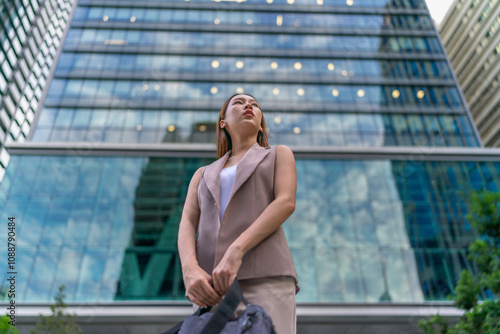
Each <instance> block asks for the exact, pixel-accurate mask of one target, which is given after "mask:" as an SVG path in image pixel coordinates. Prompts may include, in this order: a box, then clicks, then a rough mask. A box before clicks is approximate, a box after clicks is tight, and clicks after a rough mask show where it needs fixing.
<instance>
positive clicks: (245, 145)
mask: <svg viewBox="0 0 500 334" xmlns="http://www.w3.org/2000/svg"><path fill="white" fill-rule="evenodd" d="M256 142H257V141H256V140H255V138H249V139H248V140H232V143H231V146H232V147H231V155H230V156H231V157H234V156H240V155H244V154H245V153H246V151H248V150H249V149H250V147H252V145H253V144H255V143H256Z"/></svg>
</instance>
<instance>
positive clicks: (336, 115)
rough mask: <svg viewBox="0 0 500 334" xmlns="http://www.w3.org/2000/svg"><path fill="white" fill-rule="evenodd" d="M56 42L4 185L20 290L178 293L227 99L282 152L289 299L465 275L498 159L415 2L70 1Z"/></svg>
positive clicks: (90, 297)
mask: <svg viewBox="0 0 500 334" xmlns="http://www.w3.org/2000/svg"><path fill="white" fill-rule="evenodd" d="M59 52H60V55H59V57H58V63H57V66H56V68H55V71H54V73H53V77H52V78H51V80H50V82H49V83H47V85H46V90H45V92H46V94H45V95H44V100H43V106H42V107H40V108H39V112H38V113H37V115H36V117H35V121H34V128H32V130H31V132H30V135H29V137H28V138H27V141H26V142H25V143H23V144H22V145H17V146H16V147H15V152H16V153H15V154H13V155H12V157H11V162H10V165H9V168H8V169H7V171H6V174H5V178H4V181H3V182H2V184H1V185H0V212H1V213H2V215H1V219H7V218H6V217H9V216H15V217H16V220H17V221H18V222H19V223H18V224H19V241H18V243H19V250H18V254H19V261H18V263H19V265H20V266H22V268H19V272H20V273H22V274H20V275H19V281H18V282H19V283H18V284H19V291H23V295H22V296H21V297H20V300H21V301H28V302H29V301H38V302H45V301H49V300H51V299H52V296H53V295H54V293H55V292H56V291H57V288H58V287H59V285H61V284H65V285H66V287H67V290H66V294H67V299H68V300H69V301H117V300H184V286H183V282H182V274H181V268H180V263H179V258H178V254H177V244H176V243H177V230H178V224H179V221H180V215H181V210H182V206H183V202H184V199H185V196H186V192H187V186H188V184H189V181H190V179H191V177H192V175H193V173H194V172H195V171H196V170H197V169H198V168H199V167H200V166H203V165H206V164H208V163H210V162H212V161H213V160H214V159H215V129H216V121H217V116H218V112H219V110H220V107H221V106H222V104H223V102H224V101H225V99H226V98H227V97H229V96H230V95H232V94H233V93H236V92H238V93H250V94H252V95H254V96H255V97H256V98H257V99H258V100H259V103H260V104H261V106H262V108H263V111H264V115H265V117H266V123H267V124H268V126H269V129H270V135H271V144H272V145H280V144H285V145H288V146H290V147H291V148H292V150H294V151H295V153H296V162H297V172H298V191H297V204H296V210H295V213H294V214H293V215H292V216H291V217H290V218H289V219H288V221H287V222H286V223H285V224H284V228H285V232H286V235H287V238H288V241H289V245H290V248H291V251H292V255H293V257H294V261H295V263H296V267H297V270H298V274H299V280H300V284H301V287H302V289H301V292H300V293H299V294H298V295H297V300H298V301H299V302H313V303H322V302H362V303H378V302H387V301H391V302H401V303H406V302H408V303H422V302H424V301H430V300H446V296H447V295H448V294H449V293H451V291H452V289H453V286H454V284H455V283H456V281H457V279H458V275H459V273H460V271H461V270H462V269H463V268H471V264H470V263H469V261H468V260H467V254H466V253H467V247H468V244H469V243H470V242H471V241H472V240H474V239H475V238H477V235H476V234H475V232H474V231H473V230H472V229H471V227H470V225H469V224H468V223H467V221H465V218H464V216H465V214H466V212H467V209H468V194H469V193H470V191H472V190H479V189H489V190H492V191H498V190H500V155H497V156H489V158H488V161H485V160H481V158H477V157H479V156H481V155H477V156H474V154H472V153H470V152H482V150H483V149H482V148H481V142H480V140H479V139H478V137H477V133H476V129H475V127H474V125H473V124H472V123H471V118H470V114H469V110H468V108H467V105H466V104H465V103H464V100H463V96H462V94H461V92H460V89H459V87H458V84H457V82H456V80H455V79H454V76H453V72H452V69H451V67H450V65H449V63H448V61H447V58H446V55H445V53H444V51H443V48H442V45H441V44H440V41H439V38H438V35H437V32H436V30H435V28H434V26H433V25H432V23H431V21H430V17H429V13H428V11H427V9H426V8H425V4H424V1H423V0H399V1H398V0H343V1H340V0H330V1H328V0H324V1H323V0H317V1H310V0H307V1H306V0H296V1H294V0H286V1H285V0H279V1H276V0H247V1H244V0H242V1H221V2H216V1H206V0H203V1H202V0H199V1H195V0H191V1H172V0H171V1H167V0H165V1H135V2H133V3H132V2H127V3H122V2H120V1H115V0H113V1H112V0H109V1H106V4H105V5H104V4H103V3H102V2H99V3H98V4H96V3H94V2H93V1H90V0H80V1H79V2H78V5H77V6H76V9H75V11H74V15H73V19H72V21H71V25H70V27H69V29H68V31H67V35H66V39H65V41H64V44H63V45H62V46H61V48H60V49H59ZM206 143H213V146H210V147H209V146H207V145H206ZM61 144H63V145H66V149H65V150H60V151H59V153H54V151H53V150H52V149H53V148H55V147H59V146H60V145H61ZM200 144H203V145H200ZM30 145H31V146H30ZM32 145H38V146H37V147H41V148H40V149H38V151H37V152H33V150H32V148H33V146H32ZM39 145H42V146H39ZM58 145H59V146H58ZM97 146H99V147H100V148H105V150H106V151H105V153H102V152H101V153H99V152H100V151H99V150H94V149H93V147H97ZM23 147H24V148H23ZM152 147H160V148H161V150H162V151H161V152H158V151H156V153H152V151H151V148H152ZM200 147H201V148H200ZM308 148H310V151H311V152H313V153H314V152H316V153H314V154H309V153H310V152H309V153H307V152H308ZM415 148H422V150H423V151H422V152H424V151H425V152H424V153H422V154H417V155H412V152H415V150H414V149H415ZM460 149H463V150H465V151H467V152H469V153H468V154H469V155H468V156H467V157H461V156H460V153H459V152H461V150H460ZM405 150H406V151H405ZM339 152H341V153H339ZM360 152H361V153H360ZM362 152H364V153H362ZM367 152H368V153H370V154H371V153H373V155H375V156H378V157H373V156H370V154H368V153H367ZM405 152H406V153H405ZM453 152H454V153H453ZM457 152H458V153H457ZM451 153H453V154H454V155H453V156H452V157H451V158H450V157H446V154H451ZM103 154H104V155H107V156H102V155H103ZM347 155H348V157H347ZM0 233H2V232H0ZM4 244H5V238H1V239H0V245H4ZM0 261H5V259H3V260H1V259H0ZM4 267H6V265H2V262H0V270H3V269H2V268H4ZM472 269H473V268H472ZM3 275H4V273H3V272H2V271H0V279H2V277H3ZM4 281H5V280H4ZM0 289H2V287H1V285H0ZM0 291H1V290H0ZM4 298H5V297H4Z"/></svg>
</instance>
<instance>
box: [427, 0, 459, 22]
mask: <svg viewBox="0 0 500 334" xmlns="http://www.w3.org/2000/svg"><path fill="white" fill-rule="evenodd" d="M425 2H426V3H427V7H428V8H429V11H430V12H431V16H432V18H433V19H434V21H436V24H438V25H439V23H441V20H442V19H443V18H444V15H445V14H446V12H447V11H448V8H450V6H451V4H452V3H453V0H425Z"/></svg>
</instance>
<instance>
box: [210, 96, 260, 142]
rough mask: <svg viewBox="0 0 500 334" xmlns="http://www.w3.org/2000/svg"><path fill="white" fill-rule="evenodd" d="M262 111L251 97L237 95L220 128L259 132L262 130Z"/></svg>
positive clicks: (228, 108) (228, 106) (230, 102)
mask: <svg viewBox="0 0 500 334" xmlns="http://www.w3.org/2000/svg"><path fill="white" fill-rule="evenodd" d="M261 122H262V111H261V110H260V107H259V103H258V102H257V101H256V100H255V99H254V98H253V97H251V96H249V95H243V94H241V95H236V96H235V97H233V98H232V99H231V100H230V101H229V104H228V105H227V109H226V117H225V119H224V120H222V121H221V124H220V126H221V127H222V128H225V129H226V130H228V131H230V132H229V133H231V131H238V132H240V131H244V130H250V129H252V130H253V131H259V129H261V126H260V125H261Z"/></svg>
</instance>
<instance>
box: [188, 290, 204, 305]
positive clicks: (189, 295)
mask: <svg viewBox="0 0 500 334" xmlns="http://www.w3.org/2000/svg"><path fill="white" fill-rule="evenodd" d="M186 297H187V299H189V301H191V302H193V303H195V304H196V305H198V306H200V307H207V305H206V303H203V302H201V301H200V300H198V299H197V298H196V297H195V296H193V295H192V294H189V293H188V294H187V296H186Z"/></svg>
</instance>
